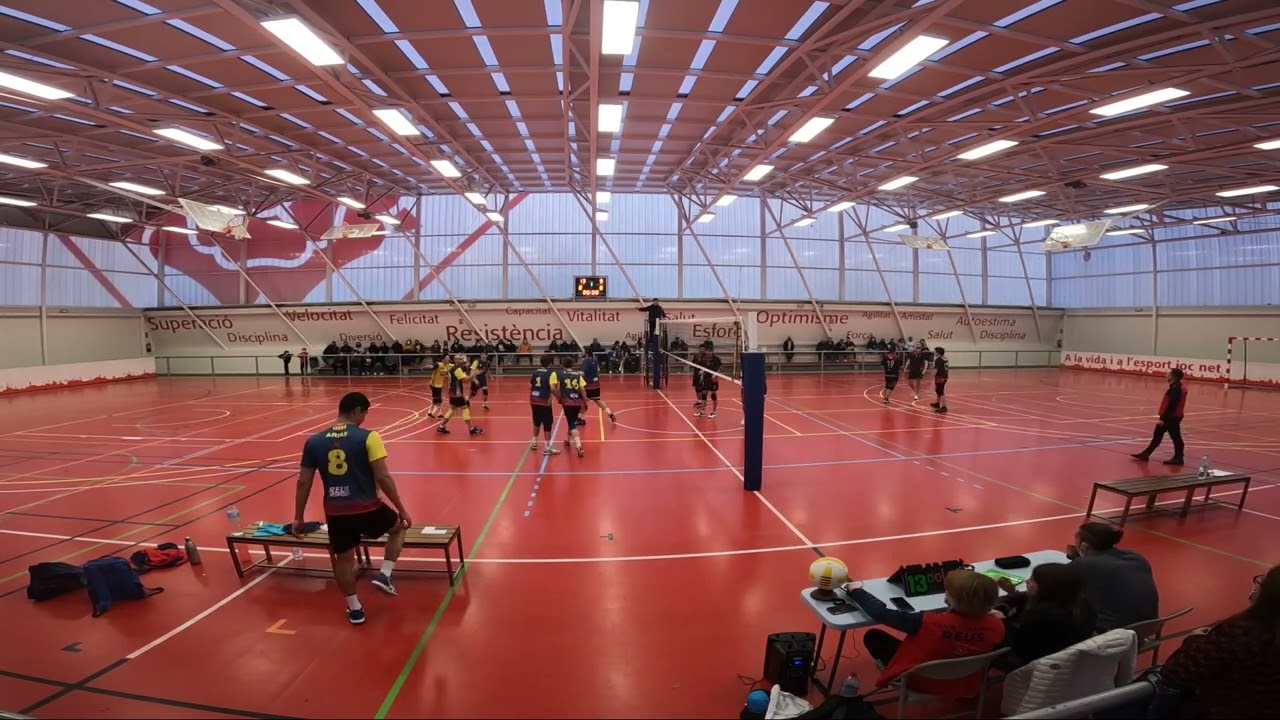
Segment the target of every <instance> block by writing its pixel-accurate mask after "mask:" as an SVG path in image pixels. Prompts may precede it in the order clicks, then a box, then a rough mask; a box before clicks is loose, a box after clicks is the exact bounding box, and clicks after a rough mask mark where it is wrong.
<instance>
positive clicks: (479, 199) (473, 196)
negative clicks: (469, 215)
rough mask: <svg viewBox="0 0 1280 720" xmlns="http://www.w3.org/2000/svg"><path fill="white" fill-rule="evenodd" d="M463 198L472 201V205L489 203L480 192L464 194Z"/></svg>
mask: <svg viewBox="0 0 1280 720" xmlns="http://www.w3.org/2000/svg"><path fill="white" fill-rule="evenodd" d="M462 197H464V198H466V199H467V200H470V201H471V204H472V205H486V204H488V201H487V200H485V199H484V196H483V195H481V194H480V193H478V192H469V193H462Z"/></svg>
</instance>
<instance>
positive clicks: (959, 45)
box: [932, 31, 987, 62]
mask: <svg viewBox="0 0 1280 720" xmlns="http://www.w3.org/2000/svg"><path fill="white" fill-rule="evenodd" d="M986 36H987V34H986V33H984V32H981V31H979V32H975V33H970V34H969V35H968V36H966V37H964V38H962V39H960V40H957V41H956V42H953V43H951V44H950V45H948V46H946V47H944V48H942V49H941V50H939V51H938V52H936V53H934V54H933V56H932V57H933V61H934V62H938V61H939V60H942V59H943V58H945V57H947V56H948V55H951V54H953V53H955V52H958V51H960V50H963V49H965V48H967V47H969V46H970V45H972V44H974V43H976V42H978V41H979V40H981V39H982V38H984V37H986Z"/></svg>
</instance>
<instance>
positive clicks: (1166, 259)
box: [1156, 233, 1280, 270]
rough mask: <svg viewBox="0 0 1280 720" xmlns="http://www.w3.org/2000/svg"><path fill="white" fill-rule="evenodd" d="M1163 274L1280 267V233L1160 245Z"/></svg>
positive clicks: (1160, 263)
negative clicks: (1223, 267)
mask: <svg viewBox="0 0 1280 720" xmlns="http://www.w3.org/2000/svg"><path fill="white" fill-rule="evenodd" d="M1156 262H1157V263H1158V264H1159V268H1160V269H1161V270H1189V269H1193V268H1200V267H1222V266H1231V265H1276V264H1280V233H1256V234H1253V235H1233V236H1228V237H1217V238H1204V239H1200V240H1182V241H1177V242H1159V243H1156Z"/></svg>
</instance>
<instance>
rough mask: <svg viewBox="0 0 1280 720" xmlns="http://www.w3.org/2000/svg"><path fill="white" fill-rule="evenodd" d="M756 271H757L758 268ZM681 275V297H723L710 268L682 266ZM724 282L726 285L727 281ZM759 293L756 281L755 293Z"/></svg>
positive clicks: (722, 292)
mask: <svg viewBox="0 0 1280 720" xmlns="http://www.w3.org/2000/svg"><path fill="white" fill-rule="evenodd" d="M756 272H757V273H759V271H758V270H757V271H756ZM682 275H683V277H684V294H683V295H682V296H681V297H684V298H686V299H688V298H715V299H717V300H719V299H723V298H724V291H723V290H721V289H720V285H719V284H717V283H716V278H715V276H714V275H712V274H711V268H709V267H699V266H696V265H687V266H685V267H684V270H683V272H682ZM721 277H723V276H721ZM725 284H726V285H728V283H725ZM759 293H760V288H759V283H758V282H757V287H756V294H757V295H759Z"/></svg>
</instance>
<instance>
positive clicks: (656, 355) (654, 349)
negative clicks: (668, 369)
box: [649, 333, 666, 390]
mask: <svg viewBox="0 0 1280 720" xmlns="http://www.w3.org/2000/svg"><path fill="white" fill-rule="evenodd" d="M649 358H650V360H649V369H650V370H651V371H652V372H653V389H654V390H661V389H662V364H663V363H664V362H666V358H664V357H663V356H662V344H661V343H660V342H658V334H657V333H649Z"/></svg>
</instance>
